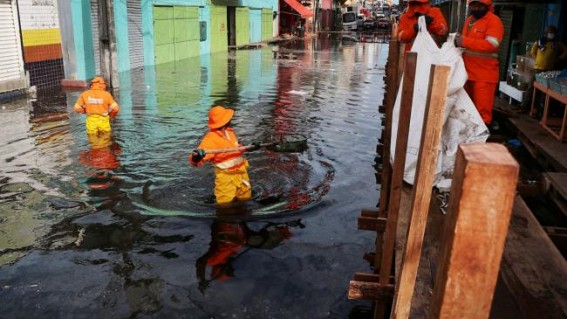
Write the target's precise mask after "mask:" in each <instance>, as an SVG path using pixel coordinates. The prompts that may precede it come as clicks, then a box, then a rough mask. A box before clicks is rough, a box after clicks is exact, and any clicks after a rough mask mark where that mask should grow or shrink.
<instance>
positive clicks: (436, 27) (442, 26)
mask: <svg viewBox="0 0 567 319" xmlns="http://www.w3.org/2000/svg"><path fill="white" fill-rule="evenodd" d="M427 14H428V15H429V16H430V17H431V18H432V19H433V20H432V21H431V23H430V24H429V25H428V26H427V30H429V32H430V33H431V34H434V35H439V36H444V35H447V32H448V31H449V28H447V20H445V17H444V16H443V12H441V10H439V8H430V9H429V12H427Z"/></svg>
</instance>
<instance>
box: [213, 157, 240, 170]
mask: <svg viewBox="0 0 567 319" xmlns="http://www.w3.org/2000/svg"><path fill="white" fill-rule="evenodd" d="M242 163H244V158H243V157H236V158H231V159H229V160H226V161H224V162H220V163H215V164H214V165H215V167H216V168H220V169H229V168H232V167H235V166H237V165H240V164H242Z"/></svg>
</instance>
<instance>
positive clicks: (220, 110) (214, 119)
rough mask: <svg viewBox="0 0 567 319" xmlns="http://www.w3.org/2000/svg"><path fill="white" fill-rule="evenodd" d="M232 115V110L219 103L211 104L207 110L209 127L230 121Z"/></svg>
mask: <svg viewBox="0 0 567 319" xmlns="http://www.w3.org/2000/svg"><path fill="white" fill-rule="evenodd" d="M233 115H234V110H231V109H227V108H225V107H222V106H219V105H217V106H213V108H211V110H210V111H209V128H212V129H215V128H219V127H223V126H225V125H226V123H228V122H230V119H232V116H233Z"/></svg>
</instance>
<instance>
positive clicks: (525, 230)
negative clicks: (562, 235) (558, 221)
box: [500, 196, 567, 319]
mask: <svg viewBox="0 0 567 319" xmlns="http://www.w3.org/2000/svg"><path fill="white" fill-rule="evenodd" d="M500 268H501V269H500V274H501V277H502V279H503V281H504V283H505V284H506V286H507V287H508V289H509V290H510V292H511V293H512V295H513V297H514V300H515V301H516V305H517V308H518V309H519V311H520V312H521V313H522V314H523V315H524V316H523V317H524V318H546V319H560V318H561V319H564V318H567V296H566V294H565V292H566V291H567V262H566V261H565V258H564V257H563V256H561V253H560V252H559V251H558V249H557V247H556V246H555V245H554V244H553V243H552V242H551V240H550V238H549V236H548V235H547V234H546V233H545V232H544V230H543V228H542V227H541V225H540V224H539V222H538V220H537V219H536V218H535V216H534V215H533V213H532V212H531V211H530V209H529V208H528V206H527V205H526V203H525V202H524V200H523V199H522V198H521V197H519V196H516V198H515V203H514V210H513V212H512V220H511V222H510V229H509V231H508V237H507V238H506V248H505V249H504V256H503V257H502V265H501V266H500Z"/></svg>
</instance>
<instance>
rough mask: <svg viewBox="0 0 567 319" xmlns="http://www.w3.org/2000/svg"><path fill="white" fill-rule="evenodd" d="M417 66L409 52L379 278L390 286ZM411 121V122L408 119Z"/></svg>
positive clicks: (407, 54)
mask: <svg viewBox="0 0 567 319" xmlns="http://www.w3.org/2000/svg"><path fill="white" fill-rule="evenodd" d="M416 64H417V53H415V52H408V53H406V65H405V66H404V70H405V72H404V76H403V84H402V94H401V101H400V114H399V119H400V121H399V123H398V131H397V132H396V133H395V134H396V145H395V155H394V163H393V164H392V179H391V181H390V196H389V199H388V215H387V216H388V218H387V223H386V230H385V233H384V248H383V249H384V253H383V255H382V260H381V261H380V262H381V265H380V277H381V278H382V281H380V282H381V283H382V284H386V283H388V278H389V276H390V274H391V273H392V260H393V258H394V243H395V241H396V227H397V224H398V214H399V211H400V202H401V198H402V186H403V184H404V171H405V167H406V152H407V148H408V136H409V130H410V121H409V118H411V109H412V104H413V90H414V86H415V85H416V83H415V70H416ZM406 119H408V120H406Z"/></svg>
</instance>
